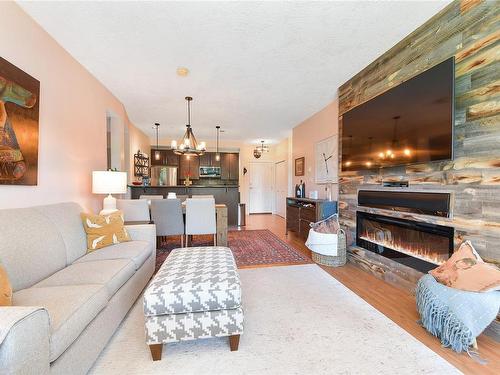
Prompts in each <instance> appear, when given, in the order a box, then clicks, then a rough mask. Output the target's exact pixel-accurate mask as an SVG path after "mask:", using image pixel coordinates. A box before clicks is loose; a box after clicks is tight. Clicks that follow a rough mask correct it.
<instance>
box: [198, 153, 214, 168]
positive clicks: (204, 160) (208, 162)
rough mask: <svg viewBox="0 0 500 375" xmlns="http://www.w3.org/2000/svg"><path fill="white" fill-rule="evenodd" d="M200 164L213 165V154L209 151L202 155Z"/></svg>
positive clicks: (204, 165)
mask: <svg viewBox="0 0 500 375" xmlns="http://www.w3.org/2000/svg"><path fill="white" fill-rule="evenodd" d="M200 166H201V167H211V166H212V155H210V153H209V152H205V153H204V154H203V155H201V156H200Z"/></svg>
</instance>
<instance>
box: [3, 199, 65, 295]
mask: <svg viewBox="0 0 500 375" xmlns="http://www.w3.org/2000/svg"><path fill="white" fill-rule="evenodd" d="M0 228H1V230H0V259H2V263H3V265H4V267H5V269H6V270H7V273H8V274H9V280H10V282H11V285H12V289H13V290H14V291H17V290H20V289H24V288H29V287H31V286H32V285H33V284H35V283H37V282H39V281H40V280H43V279H45V278H46V277H47V276H50V275H52V274H53V273H55V272H57V271H58V270H60V269H62V268H64V267H65V266H66V247H65V244H64V240H63V238H62V237H61V234H60V232H59V230H58V228H57V226H55V225H54V223H53V222H52V221H51V220H50V219H48V218H47V217H46V216H45V215H43V214H42V213H40V212H39V211H38V210H36V209H34V208H17V209H5V210H0Z"/></svg>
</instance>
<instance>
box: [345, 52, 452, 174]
mask: <svg viewBox="0 0 500 375" xmlns="http://www.w3.org/2000/svg"><path fill="white" fill-rule="evenodd" d="M454 76H455V62H454V58H450V59H448V60H446V61H444V62H442V63H440V64H438V65H436V66H434V67H432V68H430V69H429V70H427V71H425V72H423V73H421V74H419V75H417V76H416V77H413V78H412V79H410V80H408V81H406V82H403V83H401V84H400V85H398V86H396V87H394V88H392V89H390V90H388V91H386V92H385V93H383V94H381V95H379V96H377V97H375V98H373V99H371V100H369V101H368V102H366V103H363V104H361V105H359V106H357V107H355V108H353V109H351V110H350V111H348V112H346V113H344V115H343V117H342V170H343V171H357V170H363V169H378V168H386V167H392V166H396V165H405V164H414V163H427V162H431V161H438V160H449V159H452V157H453V102H454V100H453V99H454V94H453V89H454Z"/></svg>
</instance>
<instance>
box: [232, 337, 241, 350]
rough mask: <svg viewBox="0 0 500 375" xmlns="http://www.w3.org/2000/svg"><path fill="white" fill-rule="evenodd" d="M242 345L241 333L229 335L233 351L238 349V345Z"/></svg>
mask: <svg viewBox="0 0 500 375" xmlns="http://www.w3.org/2000/svg"><path fill="white" fill-rule="evenodd" d="M239 345H240V335H232V336H229V347H230V348H231V351H232V352H235V351H237V350H238V346H239Z"/></svg>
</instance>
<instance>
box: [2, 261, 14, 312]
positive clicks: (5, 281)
mask: <svg viewBox="0 0 500 375" xmlns="http://www.w3.org/2000/svg"><path fill="white" fill-rule="evenodd" d="M0 306H12V286H11V285H10V281H9V276H8V275H7V271H6V270H5V268H4V267H3V266H2V263H1V262H0Z"/></svg>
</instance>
